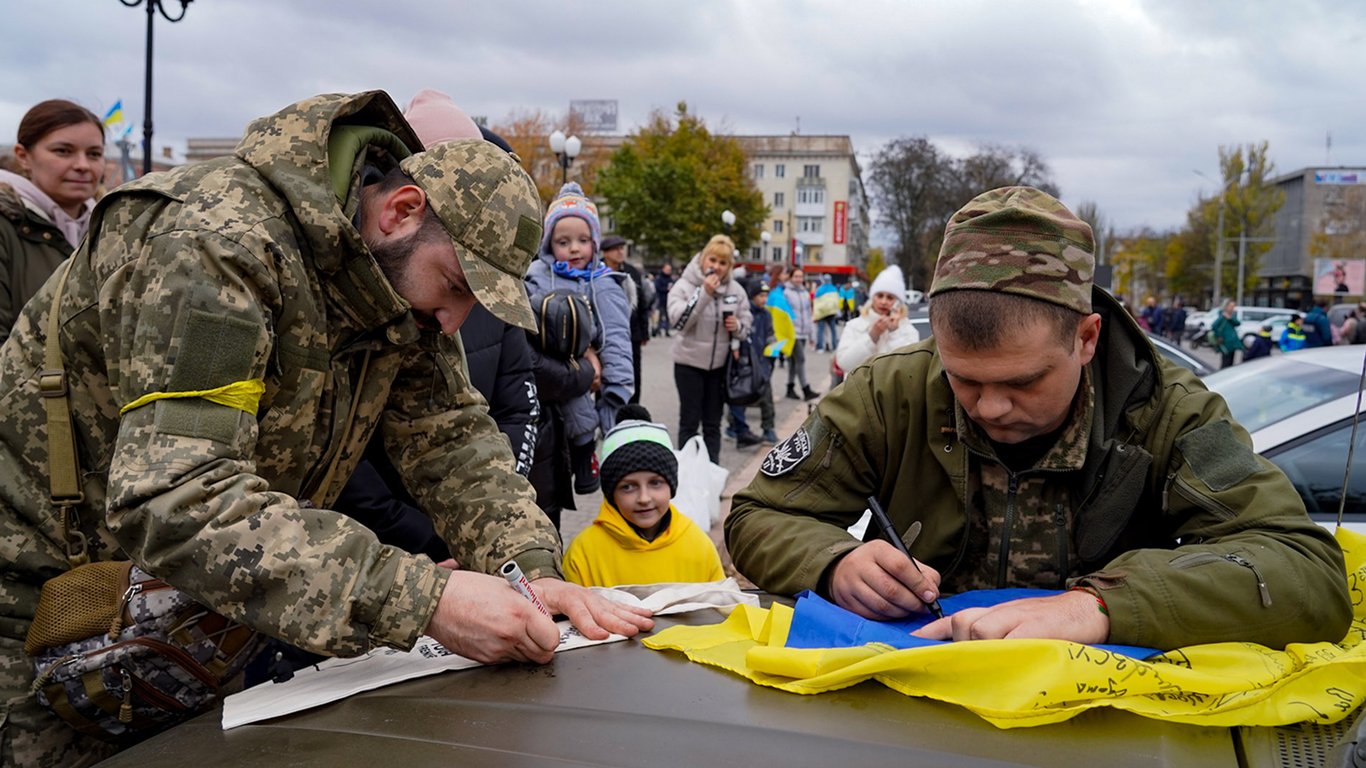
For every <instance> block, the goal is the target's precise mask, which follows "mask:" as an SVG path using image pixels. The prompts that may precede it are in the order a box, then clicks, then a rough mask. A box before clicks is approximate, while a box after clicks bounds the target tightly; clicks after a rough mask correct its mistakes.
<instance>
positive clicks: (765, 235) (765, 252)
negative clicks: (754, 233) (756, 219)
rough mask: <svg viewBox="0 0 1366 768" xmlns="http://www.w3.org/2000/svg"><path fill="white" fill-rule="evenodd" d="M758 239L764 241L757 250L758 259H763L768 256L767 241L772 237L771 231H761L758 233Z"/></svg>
mask: <svg viewBox="0 0 1366 768" xmlns="http://www.w3.org/2000/svg"><path fill="white" fill-rule="evenodd" d="M759 239H760V240H762V241H763V243H764V244H763V246H761V247H762V250H761V251H760V252H759V261H764V260H765V259H767V258H768V241H770V240H772V239H773V233H772V232H769V231H768V230H767V229H765V230H764V231H763V232H760V233H759Z"/></svg>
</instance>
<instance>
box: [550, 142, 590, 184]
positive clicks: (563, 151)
mask: <svg viewBox="0 0 1366 768" xmlns="http://www.w3.org/2000/svg"><path fill="white" fill-rule="evenodd" d="M582 148H583V142H581V141H579V137H578V136H570V137H569V138H565V135H564V131H561V130H558V129H557V130H556V131H555V132H554V133H552V134H550V151H551V152H554V153H555V159H556V160H557V161H559V163H560V186H564V184H565V182H567V181H569V165H570V163H573V162H574V158H576V157H578V156H579V150H580V149H582Z"/></svg>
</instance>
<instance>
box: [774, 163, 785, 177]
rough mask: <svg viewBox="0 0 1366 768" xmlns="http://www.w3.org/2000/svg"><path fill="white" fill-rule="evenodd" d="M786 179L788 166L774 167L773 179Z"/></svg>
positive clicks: (779, 165) (778, 165) (779, 164)
mask: <svg viewBox="0 0 1366 768" xmlns="http://www.w3.org/2000/svg"><path fill="white" fill-rule="evenodd" d="M786 177H787V166H786V165H783V164H782V163H778V164H777V165H775V166H773V178H775V179H783V178H786Z"/></svg>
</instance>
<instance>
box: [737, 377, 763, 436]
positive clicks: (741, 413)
mask: <svg viewBox="0 0 1366 768" xmlns="http://www.w3.org/2000/svg"><path fill="white" fill-rule="evenodd" d="M755 405H757V406H758V407H759V429H761V430H764V431H765V432H767V431H769V430H771V429H773V416H774V412H773V381H772V380H771V378H770V380H769V381H766V382H764V393H763V394H762V395H759V402H757V403H755ZM730 423H731V425H733V426H734V427H735V431H736V432H737V433H739V434H744V433H746V432H749V431H750V428H749V421H748V420H747V419H746V418H745V406H743V405H732V406H731V407H730Z"/></svg>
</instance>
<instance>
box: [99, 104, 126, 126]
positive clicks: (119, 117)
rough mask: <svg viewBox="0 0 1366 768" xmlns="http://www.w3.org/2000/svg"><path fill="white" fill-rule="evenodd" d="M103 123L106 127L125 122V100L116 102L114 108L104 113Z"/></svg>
mask: <svg viewBox="0 0 1366 768" xmlns="http://www.w3.org/2000/svg"><path fill="white" fill-rule="evenodd" d="M103 122H104V124H105V125H115V124H117V123H121V122H123V99H119V100H118V101H116V102H114V106H112V107H110V108H109V111H108V112H105V113H104V120H103Z"/></svg>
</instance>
